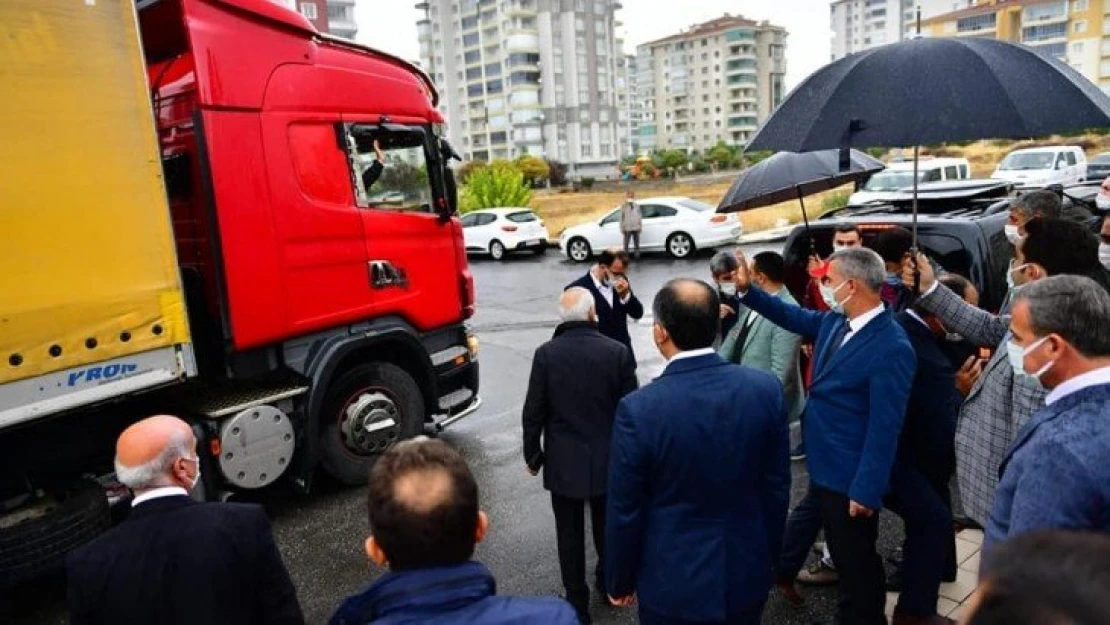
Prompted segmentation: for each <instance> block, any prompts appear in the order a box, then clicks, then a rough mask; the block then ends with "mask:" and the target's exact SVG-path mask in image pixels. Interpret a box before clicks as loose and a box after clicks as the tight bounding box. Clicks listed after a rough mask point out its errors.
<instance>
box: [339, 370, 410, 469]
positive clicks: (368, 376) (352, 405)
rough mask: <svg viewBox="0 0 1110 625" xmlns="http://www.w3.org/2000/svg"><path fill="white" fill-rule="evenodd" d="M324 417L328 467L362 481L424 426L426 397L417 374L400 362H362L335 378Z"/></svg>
mask: <svg viewBox="0 0 1110 625" xmlns="http://www.w3.org/2000/svg"><path fill="white" fill-rule="evenodd" d="M321 418H322V419H324V423H323V427H322V433H321V437H322V438H321V440H320V450H321V455H322V457H321V464H322V465H323V467H324V470H325V471H327V472H328V474H329V475H331V476H332V477H334V478H335V479H337V480H339V481H340V482H342V483H344V484H348V485H352V486H357V485H360V484H365V483H366V482H367V481H368V480H369V478H370V469H371V467H373V466H374V460H376V459H377V457H378V456H379V455H380V454H381V453H382V452H384V451H385V450H386V449H389V448H390V447H391V446H392V445H393V444H394V443H396V442H397V441H400V440H404V439H406V438H411V437H413V436H416V435H418V434H420V433H421V432H422V431H423V429H424V397H423V396H422V395H421V393H420V387H419V386H418V385H417V384H416V380H414V379H413V377H412V376H411V375H409V374H408V372H407V371H405V370H404V369H402V368H400V367H398V366H396V365H392V364H389V363H372V364H364V365H358V366H357V367H354V368H353V369H351V370H350V371H347V372H346V373H344V374H343V375H341V376H340V377H339V379H337V380H336V381H335V382H334V383H332V386H331V388H330V389H329V390H328V394H327V397H326V398H325V399H324V412H323V414H322V415H321Z"/></svg>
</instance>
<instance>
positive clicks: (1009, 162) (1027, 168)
mask: <svg viewBox="0 0 1110 625" xmlns="http://www.w3.org/2000/svg"><path fill="white" fill-rule="evenodd" d="M991 178H994V179H995V180H1006V181H1009V182H1012V183H1014V184H1015V185H1017V188H1018V190H1019V191H1029V190H1033V189H1042V188H1044V187H1046V186H1048V185H1053V184H1059V185H1069V184H1076V183H1079V182H1083V180H1085V179H1086V178H1087V155H1086V154H1084V153H1083V149H1082V148H1080V147H1078V146H1074V145H1062V146H1054V147H1046V148H1028V149H1025V150H1014V151H1013V152H1010V153H1009V154H1007V155H1006V158H1004V159H1002V162H1001V163H999V164H998V169H995V170H994V174H992V175H991Z"/></svg>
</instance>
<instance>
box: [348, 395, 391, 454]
mask: <svg viewBox="0 0 1110 625" xmlns="http://www.w3.org/2000/svg"><path fill="white" fill-rule="evenodd" d="M400 418H401V411H400V410H399V409H398V408H397V404H396V403H394V401H393V400H392V399H390V398H389V396H387V395H385V394H383V393H363V394H361V395H359V396H358V397H357V398H356V399H355V400H354V401H352V402H351V403H350V405H349V406H348V407H347V410H345V411H344V413H343V415H342V422H341V429H342V431H343V442H344V444H345V445H346V446H347V448H348V449H350V450H351V451H353V452H354V453H357V454H360V455H368V454H376V453H381V452H383V451H385V450H386V449H388V448H389V446H390V445H392V444H393V443H395V442H396V441H397V438H398V437H399V436H400V433H401V426H400Z"/></svg>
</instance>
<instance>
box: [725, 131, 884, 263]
mask: <svg viewBox="0 0 1110 625" xmlns="http://www.w3.org/2000/svg"><path fill="white" fill-rule="evenodd" d="M883 167H884V165H883V163H882V161H880V160H878V159H874V158H871V157H870V156H868V155H866V154H864V153H863V152H859V151H857V150H851V152H850V153H849V154H848V167H847V168H846V170H841V168H840V154H839V150H825V151H822V152H804V153H801V154H798V153H796V152H779V153H778V154H775V155H773V156H771V157H770V158H768V159H766V160H763V161H761V162H759V163H757V164H755V165H753V166H751V167H749V168H747V169H745V170H744V171H742V172H740V175H739V176H737V177H736V181H735V182H733V183H732V187H730V188H729V190H728V193H726V194H725V197H724V199H722V200H721V203H720V204H718V205H717V212H718V213H731V212H737V211H746V210H751V209H753V208H759V207H761V206H770V205H772V204H778V203H779V202H786V201H789V200H793V199H795V198H797V200H798V202H799V203H800V204H801V205H802V220H803V221H804V222H805V227H806V233H807V234H808V232H809V217H808V216H806V204H805V200H804V199H803V198H805V196H807V195H813V194H814V193H819V192H821V191H825V190H828V189H835V188H836V187H839V186H841V185H843V184H847V183H849V182H855V181H857V180H860V179H862V178H866V177H868V176H870V175H871V174H874V173H875V172H877V171H880V170H882V169H883ZM811 242H812V241H811Z"/></svg>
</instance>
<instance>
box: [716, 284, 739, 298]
mask: <svg viewBox="0 0 1110 625" xmlns="http://www.w3.org/2000/svg"><path fill="white" fill-rule="evenodd" d="M717 286H718V288H720V289H721V294H722V295H724V296H725V297H732V296H733V295H736V285H735V284H733V283H732V282H721V283H720V284H718V285H717Z"/></svg>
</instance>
